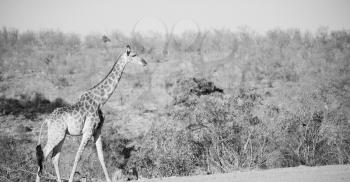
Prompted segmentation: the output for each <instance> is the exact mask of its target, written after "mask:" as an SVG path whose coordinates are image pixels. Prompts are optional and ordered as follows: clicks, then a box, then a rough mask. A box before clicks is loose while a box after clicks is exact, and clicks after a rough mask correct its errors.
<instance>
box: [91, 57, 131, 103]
mask: <svg viewBox="0 0 350 182" xmlns="http://www.w3.org/2000/svg"><path fill="white" fill-rule="evenodd" d="M126 64H127V61H126V60H125V59H123V57H120V58H119V60H117V62H116V63H115V64H114V66H113V68H112V69H111V71H110V72H109V74H108V75H107V76H106V77H105V78H104V79H103V80H102V81H101V82H100V83H98V84H97V85H95V86H94V87H92V88H91V89H90V92H91V93H92V94H93V95H94V98H95V99H94V100H95V102H97V104H98V105H103V104H105V103H106V102H107V101H108V99H109V98H110V97H111V95H112V94H113V92H114V90H115V89H116V88H117V86H118V83H119V81H120V78H121V77H122V74H123V72H124V68H125V66H126Z"/></svg>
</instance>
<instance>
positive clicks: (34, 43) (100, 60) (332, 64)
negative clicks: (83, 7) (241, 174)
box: [0, 28, 350, 180]
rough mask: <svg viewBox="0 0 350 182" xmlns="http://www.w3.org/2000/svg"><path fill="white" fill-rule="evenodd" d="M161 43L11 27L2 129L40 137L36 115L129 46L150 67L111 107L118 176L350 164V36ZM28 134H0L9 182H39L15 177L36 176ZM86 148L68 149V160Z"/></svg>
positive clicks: (3, 46)
mask: <svg viewBox="0 0 350 182" xmlns="http://www.w3.org/2000/svg"><path fill="white" fill-rule="evenodd" d="M155 36H156V38H154V37H151V38H147V37H142V36H141V35H139V34H137V35H133V37H127V36H125V35H123V34H122V33H120V32H115V33H113V34H112V35H109V38H110V39H111V42H109V43H106V42H103V41H102V39H101V38H102V35H97V34H93V35H88V36H86V37H85V38H81V37H79V36H78V35H75V34H66V33H62V32H60V31H41V32H30V31H29V32H19V31H18V30H16V29H8V28H3V29H2V30H1V31H0V65H1V67H0V82H1V85H0V96H1V99H0V103H1V105H0V112H1V113H0V114H1V115H2V116H1V117H2V119H1V122H0V124H1V125H0V126H1V128H3V129H11V128H12V127H14V126H17V125H18V123H20V124H23V125H25V126H28V124H27V123H28V122H29V121H28V122H27V120H25V119H30V120H32V121H33V122H34V125H35V127H34V128H37V127H38V125H39V123H40V122H39V121H40V117H37V116H39V115H43V117H45V115H47V114H48V113H49V112H50V111H51V110H52V109H54V108H56V107H59V106H63V105H65V104H69V103H71V102H74V99H73V98H75V97H76V96H78V94H79V92H81V90H84V89H87V88H89V87H91V86H93V84H94V83H97V81H98V80H99V79H101V78H103V76H104V75H105V74H106V73H107V72H108V69H109V67H110V66H111V65H112V64H113V61H112V57H116V56H117V55H118V54H119V52H120V51H121V50H122V49H123V47H124V43H125V42H129V43H131V44H132V47H135V48H136V49H138V51H139V52H141V53H142V54H143V55H144V56H145V57H146V59H147V60H148V62H150V64H149V67H148V68H147V69H146V70H145V71H144V70H141V69H139V68H136V67H133V68H132V69H128V68H127V69H126V73H125V75H124V77H123V79H122V82H121V84H120V86H119V88H118V91H117V93H116V94H115V95H114V96H113V97H112V98H111V101H110V102H109V103H108V104H107V106H106V107H105V108H104V110H105V112H104V113H105V115H106V126H105V127H106V128H104V129H103V130H104V131H103V135H104V136H108V137H106V140H105V141H104V150H105V153H106V154H105V158H106V163H107V167H108V169H109V170H113V171H114V170H115V169H117V168H122V169H123V170H124V173H128V172H129V171H132V170H134V169H136V171H137V173H138V174H139V175H140V176H143V177H163V176H174V175H194V174H206V173H219V172H232V171H234V170H238V169H242V168H248V169H250V168H263V169H265V168H277V167H290V166H298V165H307V166H318V165H330V164H349V163H350V112H349V111H350V32H349V31H346V30H341V31H328V30H327V29H326V28H320V29H319V31H318V32H316V33H310V32H301V31H300V30H296V29H291V30H271V31H269V32H267V33H266V34H264V35H261V34H257V33H254V32H252V31H249V30H241V31H238V32H231V31H227V30H215V31H208V32H202V33H199V34H195V33H188V32H187V33H186V34H184V35H183V36H182V37H181V36H180V37H171V36H170V35H168V36H167V37H162V36H161V35H155ZM157 36H158V37H157ZM108 65H110V66H108ZM38 93H40V94H38ZM32 95H35V96H32ZM44 96H45V97H44ZM46 98H47V99H46ZM56 98H62V99H57V100H55V99H56ZM65 101H66V102H68V103H66V102H65ZM12 115H14V118H21V116H22V115H24V116H25V117H24V118H21V119H24V121H19V120H16V119H15V120H14V121H10V120H9V119H6V118H7V117H8V116H12ZM135 118H141V119H138V120H137V122H140V121H144V120H146V122H140V125H141V124H142V126H140V127H139V128H148V129H147V131H143V132H141V131H140V132H135V131H134V134H133V135H127V134H125V133H128V132H127V131H125V130H128V129H127V128H128V127H130V126H129V125H127V126H125V127H124V128H123V127H122V126H123V123H124V124H125V123H128V122H132V121H133V120H136V119H135ZM11 122H12V123H11ZM115 122H116V123H117V124H113V123H115ZM135 122H136V121H135ZM8 123H11V124H8ZM6 127H7V128H6ZM23 132H30V131H23ZM21 136H22V138H20V139H18V138H16V136H12V135H9V134H8V133H6V132H4V134H2V138H1V141H0V142H1V146H5V147H3V148H1V149H0V161H1V162H0V165H1V166H0V176H1V177H3V178H7V179H10V180H16V179H18V180H19V179H29V178H30V177H28V174H22V173H14V172H12V173H11V175H8V173H9V171H10V170H9V169H14V168H18V169H24V168H25V169H26V170H29V171H32V172H33V171H35V161H34V154H33V153H32V152H31V150H32V149H31V150H28V148H34V147H32V146H34V144H35V141H36V135H35V134H33V135H26V137H27V139H26V140H24V138H23V135H21ZM14 141H15V142H14ZM77 142H78V141H77ZM77 142H75V143H74V142H73V143H72V142H71V143H68V144H67V145H68V147H67V150H68V151H70V153H69V152H68V154H67V155H69V156H70V157H68V158H69V160H72V158H73V157H74V154H75V151H76V149H75V148H76V147H74V146H75V144H76V143H77ZM87 150H88V152H87V154H86V156H85V157H83V160H84V162H83V163H84V164H83V166H82V167H81V171H83V172H82V173H84V174H85V173H89V174H90V176H89V177H90V178H101V179H103V173H102V170H101V169H100V166H99V164H98V162H97V161H96V156H95V157H89V156H90V155H93V156H94V155H96V154H94V149H93V145H92V144H91V145H90V146H89V148H88V149H87ZM9 153H11V154H13V155H11V156H9V155H8V154H9ZM23 161H26V162H23ZM67 166H69V165H67ZM1 167H2V168H1ZM4 167H7V168H4ZM47 167H48V171H49V172H50V171H52V168H51V167H50V165H47ZM68 171H69V170H66V169H65V171H64V175H68V174H66V173H68ZM113 171H112V173H113ZM21 175H22V176H21ZM25 175H27V176H25ZM30 179H32V178H30Z"/></svg>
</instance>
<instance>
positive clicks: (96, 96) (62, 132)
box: [36, 45, 147, 182]
mask: <svg viewBox="0 0 350 182" xmlns="http://www.w3.org/2000/svg"><path fill="white" fill-rule="evenodd" d="M129 62H134V63H138V64H141V65H143V66H146V65H147V63H146V61H145V60H144V59H143V58H141V57H139V56H138V55H137V54H136V53H135V52H134V51H132V50H131V49H130V46H129V45H127V46H126V50H125V51H124V52H123V53H122V54H121V55H120V56H119V57H118V59H117V60H116V62H115V63H114V65H113V67H112V69H111V70H110V72H109V73H108V74H107V76H106V77H105V78H104V79H103V80H102V81H100V82H99V83H98V84H97V85H95V86H94V87H92V88H91V89H88V90H87V91H85V92H84V93H83V94H82V95H81V96H80V98H79V99H78V101H77V102H76V103H75V104H73V105H71V106H66V107H61V108H57V109H55V110H54V111H53V112H52V113H51V114H50V115H49V116H48V118H46V119H45V120H44V121H43V123H42V124H41V128H40V133H39V139H38V145H37V146H36V156H37V162H38V172H37V175H36V182H39V181H40V175H41V173H42V169H43V166H42V163H43V161H44V160H45V159H46V158H47V157H48V155H49V154H50V152H51V151H52V163H53V165H54V168H55V172H56V177H57V181H59V182H60V181H61V177H60V172H59V166H58V163H59V157H60V153H61V148H62V144H63V142H64V139H65V136H66V135H71V136H81V135H82V139H81V143H80V146H79V148H78V151H77V153H76V156H75V159H74V164H73V168H72V171H71V173H70V177H69V182H72V181H73V177H74V173H75V171H76V167H77V164H78V162H79V160H80V157H81V155H82V153H83V150H84V148H85V146H86V144H87V143H88V141H89V140H90V139H91V138H93V139H94V142H95V145H96V149H97V156H98V159H99V161H100V163H101V166H102V169H103V172H104V175H105V178H106V180H107V182H111V179H110V178H109V175H108V172H107V168H106V165H105V162H104V158H103V152H102V138H101V128H102V126H103V122H104V117H103V113H102V111H101V107H102V106H103V105H104V104H105V103H106V102H107V101H108V99H109V98H110V97H111V95H112V94H113V92H114V90H115V89H116V87H117V85H118V82H119V80H120V78H121V76H122V74H123V71H124V68H125V66H126V65H127V64H128V63H129ZM45 123H46V124H47V128H48V132H47V142H46V145H45V147H44V148H43V149H42V148H41V144H40V136H41V132H42V128H43V125H44V124H45Z"/></svg>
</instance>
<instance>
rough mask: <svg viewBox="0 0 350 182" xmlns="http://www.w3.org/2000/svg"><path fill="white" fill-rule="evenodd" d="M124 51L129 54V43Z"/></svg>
mask: <svg viewBox="0 0 350 182" xmlns="http://www.w3.org/2000/svg"><path fill="white" fill-rule="evenodd" d="M125 52H126V55H128V56H129V54H130V52H131V48H130V46H129V45H126V50H125Z"/></svg>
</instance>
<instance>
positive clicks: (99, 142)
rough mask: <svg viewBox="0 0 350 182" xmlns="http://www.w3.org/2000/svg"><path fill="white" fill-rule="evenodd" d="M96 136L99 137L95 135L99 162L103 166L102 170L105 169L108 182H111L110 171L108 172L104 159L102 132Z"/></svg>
mask: <svg viewBox="0 0 350 182" xmlns="http://www.w3.org/2000/svg"><path fill="white" fill-rule="evenodd" d="M99 130H100V129H99ZM96 134H97V135H95V137H94V138H95V145H96V150H97V156H98V160H99V161H100V163H101V166H102V169H103V173H104V174H105V177H106V180H107V182H111V179H110V178H109V175H108V171H107V168H106V164H105V161H104V157H103V150H102V137H101V132H98V133H96Z"/></svg>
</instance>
